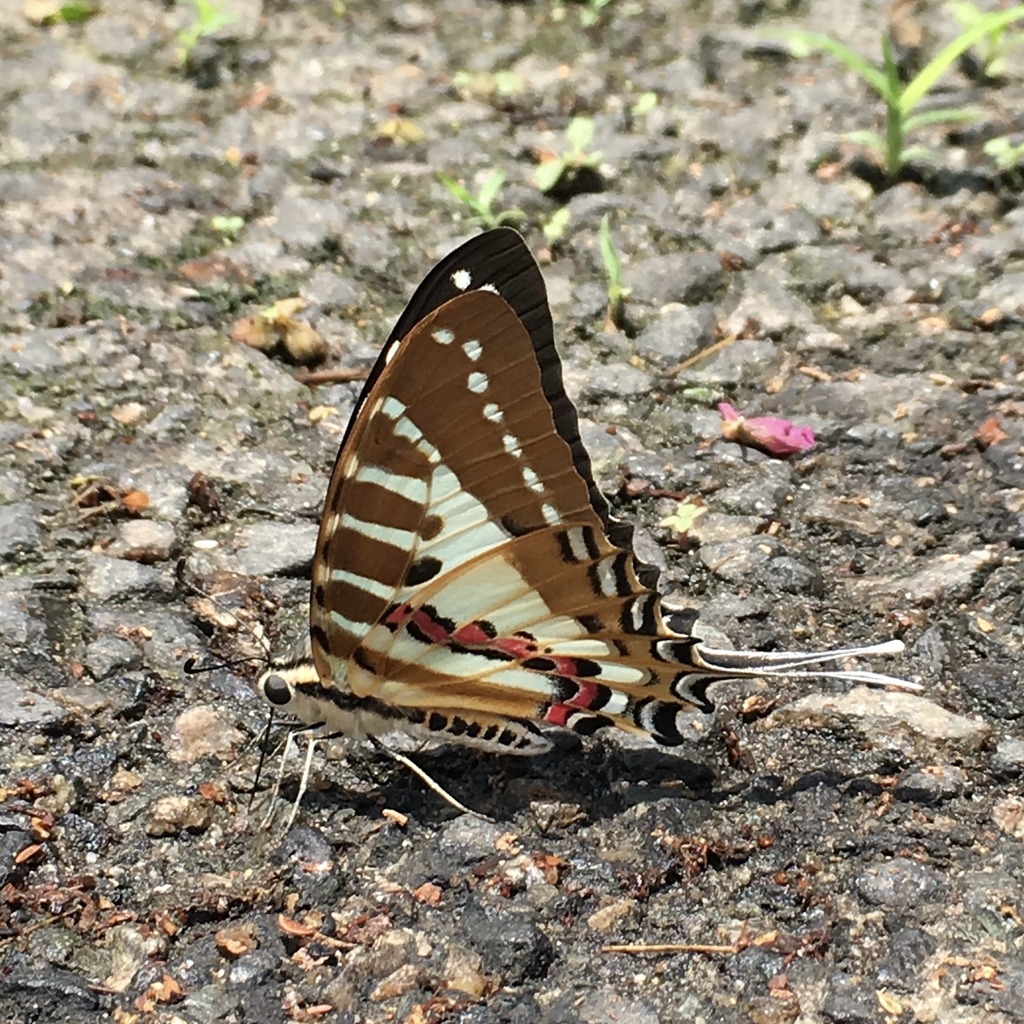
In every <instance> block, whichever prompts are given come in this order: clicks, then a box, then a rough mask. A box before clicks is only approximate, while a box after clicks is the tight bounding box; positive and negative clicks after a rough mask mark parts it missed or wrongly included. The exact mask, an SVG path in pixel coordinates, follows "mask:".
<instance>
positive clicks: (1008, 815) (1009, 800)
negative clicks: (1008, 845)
mask: <svg viewBox="0 0 1024 1024" xmlns="http://www.w3.org/2000/svg"><path fill="white" fill-rule="evenodd" d="M992 820H993V821H994V822H995V823H996V824H997V825H998V826H999V827H1000V828H1001V829H1002V830H1003V831H1004V832H1005V833H1006V834H1007V835H1008V836H1012V837H1013V838H1014V839H1019V840H1024V800H1022V799H1021V798H1020V797H1019V796H1008V797H1005V798H1004V799H1002V800H999V801H998V802H997V803H996V805H995V807H993V808H992Z"/></svg>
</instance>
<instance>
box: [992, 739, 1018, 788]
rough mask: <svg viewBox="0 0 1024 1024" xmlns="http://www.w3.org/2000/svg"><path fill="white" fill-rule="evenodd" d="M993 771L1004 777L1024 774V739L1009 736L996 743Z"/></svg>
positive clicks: (1015, 776)
mask: <svg viewBox="0 0 1024 1024" xmlns="http://www.w3.org/2000/svg"><path fill="white" fill-rule="evenodd" d="M992 771H993V772H994V773H995V774H996V775H1001V776H1003V777H1004V778H1011V779H1012V778H1017V777H1018V776H1020V775H1024V739H1017V738H1016V737H1015V736H1007V737H1005V738H1004V739H1001V740H1000V741H999V742H998V743H997V744H996V752H995V754H994V755H993V757H992Z"/></svg>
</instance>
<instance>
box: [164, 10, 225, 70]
mask: <svg viewBox="0 0 1024 1024" xmlns="http://www.w3.org/2000/svg"><path fill="white" fill-rule="evenodd" d="M189 3H190V4H191V5H192V7H193V8H194V9H195V12H196V16H195V21H194V22H193V23H192V24H191V25H190V26H189V27H188V28H185V29H182V30H181V32H179V33H178V60H179V62H180V63H181V64H185V63H187V62H188V58H189V56H190V55H191V53H192V51H193V50H194V49H195V46H196V43H198V42H199V40H200V39H204V38H205V37H206V36H212V35H213V34H214V32H217V31H219V30H220V29H222V28H224V27H225V26H226V25H230V24H231V23H232V22H233V21H234V20H235V15H234V14H233V13H232V12H231V11H229V10H228V9H227V8H226V6H225V5H224V3H223V0H189Z"/></svg>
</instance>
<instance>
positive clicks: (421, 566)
mask: <svg viewBox="0 0 1024 1024" xmlns="http://www.w3.org/2000/svg"><path fill="white" fill-rule="evenodd" d="M441 568H442V566H441V560H440V559H439V558H434V557H433V556H432V555H424V556H423V557H422V558H417V559H416V561H415V562H413V563H412V565H410V566H409V570H408V572H406V574H405V585H406V586H407V587H418V586H420V585H421V584H423V583H426V582H428V581H429V580H432V579H433V578H434V577H435V576H436V575H437V574H438V573H439V572H440V571H441Z"/></svg>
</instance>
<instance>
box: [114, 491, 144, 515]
mask: <svg viewBox="0 0 1024 1024" xmlns="http://www.w3.org/2000/svg"><path fill="white" fill-rule="evenodd" d="M121 504H122V505H123V506H124V507H125V508H126V509H127V510H128V511H129V512H131V514H132V515H134V516H137V515H139V514H140V513H142V512H145V511H146V509H147V508H149V495H148V494H146V492H145V491H128V492H127V493H126V494H124V495H122V496H121Z"/></svg>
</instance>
